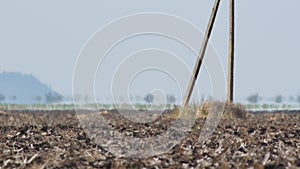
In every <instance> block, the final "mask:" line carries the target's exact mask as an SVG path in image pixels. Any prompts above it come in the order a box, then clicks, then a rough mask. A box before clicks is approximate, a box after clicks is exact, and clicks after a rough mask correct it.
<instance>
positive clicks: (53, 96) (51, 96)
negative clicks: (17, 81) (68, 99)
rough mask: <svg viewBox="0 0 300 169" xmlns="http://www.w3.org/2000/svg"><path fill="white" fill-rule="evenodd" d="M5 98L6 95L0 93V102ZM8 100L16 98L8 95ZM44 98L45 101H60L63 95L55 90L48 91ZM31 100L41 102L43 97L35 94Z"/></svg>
mask: <svg viewBox="0 0 300 169" xmlns="http://www.w3.org/2000/svg"><path fill="white" fill-rule="evenodd" d="M6 100H7V97H6V96H5V95H3V94H0V102H4V101H6ZM9 100H11V101H16V100H18V98H17V96H15V95H14V96H10V97H9ZM44 100H45V102H46V103H57V102H61V101H62V100H63V96H62V95H60V94H58V93H56V92H49V93H46V94H45V96H44ZM33 101H36V102H41V101H43V97H42V96H36V97H35V98H34V99H33Z"/></svg>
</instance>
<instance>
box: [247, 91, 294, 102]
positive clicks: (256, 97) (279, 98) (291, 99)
mask: <svg viewBox="0 0 300 169" xmlns="http://www.w3.org/2000/svg"><path fill="white" fill-rule="evenodd" d="M285 99H286V98H285V97H284V96H282V95H281V94H278V95H276V96H274V97H273V99H272V100H273V101H274V102H275V103H282V102H283V101H284V100H285ZM261 100H262V97H260V96H259V94H257V93H256V94H253V95H250V96H248V97H247V101H248V102H249V103H253V104H255V103H258V102H260V101H261ZM288 101H289V102H298V103H300V96H297V97H294V96H289V97H288Z"/></svg>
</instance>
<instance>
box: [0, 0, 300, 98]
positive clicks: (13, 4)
mask: <svg viewBox="0 0 300 169" xmlns="http://www.w3.org/2000/svg"><path fill="white" fill-rule="evenodd" d="M212 5H213V1H212V0H201V1H199V0H190V1H183V0H164V1H161V0H151V1H141V0H123V1H121V0H119V1H116V0H108V1H103V0H102V1H74V0H68V1H59V0H51V1H38V0H26V1H15V0H9V1H4V0H1V1H0V21H1V22H0V59H1V62H0V71H18V72H24V73H32V74H33V75H35V76H37V77H38V78H39V79H41V81H43V82H45V83H47V84H49V85H50V86H51V87H52V88H54V89H55V90H57V91H59V92H61V93H63V94H67V95H70V94H71V92H72V74H73V69H74V65H75V62H76V58H77V56H78V54H79V51H80V49H81V48H82V47H83V45H84V43H85V42H86V40H87V39H88V38H89V37H90V36H91V35H92V34H93V33H94V32H95V31H96V30H98V29H99V28H100V27H102V26H103V25H105V24H106V23H108V22H110V21H112V20H114V19H117V18H119V17H122V16H124V15H128V14H132V13H138V12H164V13H170V14H173V15H177V16H180V17H182V18H184V19H186V20H188V21H190V22H192V23H193V24H194V25H196V26H197V27H199V29H201V30H205V27H206V24H207V22H208V18H209V14H210V11H211V8H212ZM299 6H300V1H298V0H288V1H279V0H276V1H274V0H265V1H260V0H251V1H250V0H248V1H237V3H236V8H237V9H236V43H237V44H236V79H235V80H236V81H235V98H236V100H237V101H240V100H241V101H242V100H244V98H245V97H247V96H248V95H250V94H253V93H260V95H262V96H264V97H272V96H274V95H276V94H280V93H281V94H284V95H290V94H293V95H296V94H300V79H299V78H298V76H297V75H298V72H300V66H299V63H300V48H299V44H300V33H299V30H300V22H299V16H300V10H299ZM211 41H212V43H213V45H214V46H215V48H216V49H217V51H218V53H219V55H220V57H221V58H222V62H223V64H224V66H225V68H226V67H227V64H226V62H227V42H228V1H222V2H221V6H220V11H219V13H218V16H217V20H216V24H215V27H214V31H213V35H212V39H211ZM199 46H200V44H199ZM191 66H193V65H191Z"/></svg>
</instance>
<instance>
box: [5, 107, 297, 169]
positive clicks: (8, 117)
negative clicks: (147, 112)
mask: <svg viewBox="0 0 300 169" xmlns="http://www.w3.org/2000/svg"><path fill="white" fill-rule="evenodd" d="M88 113H92V112H87V113H83V114H81V115H79V118H85V117H87V116H89V114H88ZM172 113H173V112H172V111H165V112H164V115H163V116H162V117H160V118H158V119H157V120H156V121H154V122H151V123H147V124H138V123H133V122H131V121H128V120H126V119H125V118H122V116H121V115H120V114H118V112H116V111H115V110H114V111H102V112H101V114H102V115H103V116H104V117H105V119H106V120H107V121H108V122H109V124H110V125H111V127H113V128H114V129H115V130H116V131H119V132H121V133H123V134H124V135H126V136H130V137H141V138H143V137H152V136H156V135H159V134H163V133H164V131H165V130H166V129H167V128H168V127H169V126H170V125H171V124H172V121H173V120H174V119H173V118H172ZM204 121H205V117H199V118H198V119H197V120H196V123H195V125H194V126H193V127H192V128H191V130H190V131H188V133H187V136H186V138H185V139H184V140H183V141H182V142H181V144H177V145H176V146H174V147H173V148H171V150H170V151H169V152H166V153H163V154H160V155H156V156H153V157H147V158H144V159H138V158H126V157H122V158H121V157H116V156H114V154H112V153H110V152H107V151H106V150H105V149H104V148H103V147H101V146H100V145H97V144H96V143H95V141H94V139H93V138H90V137H89V136H88V134H86V132H84V130H83V129H82V126H81V125H80V123H79V121H78V118H77V115H76V113H75V112H74V111H37V110H35V111H30V110H27V111H25V110H24V111H8V112H7V111H6V112H1V111H0V168H225V169H226V168H249V169H250V168H253V169H262V168H300V112H297V111H294V112H285V111H281V112H272V113H268V112H258V113H251V112H248V113H247V114H246V115H245V116H236V115H231V116H228V115H227V116H224V117H223V118H222V119H221V121H220V122H219V125H218V127H217V128H216V130H215V131H214V133H213V135H212V136H211V137H209V138H208V139H206V141H205V142H202V143H200V142H198V136H199V133H200V131H201V126H203V123H204ZM166 141H167V140H166Z"/></svg>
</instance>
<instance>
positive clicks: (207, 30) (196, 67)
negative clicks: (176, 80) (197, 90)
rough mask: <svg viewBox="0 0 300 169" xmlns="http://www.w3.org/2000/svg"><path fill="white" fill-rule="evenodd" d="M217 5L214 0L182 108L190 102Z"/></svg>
mask: <svg viewBox="0 0 300 169" xmlns="http://www.w3.org/2000/svg"><path fill="white" fill-rule="evenodd" d="M219 4H220V0H215V3H214V7H213V9H212V13H211V15H210V19H209V22H208V25H207V28H206V32H205V35H204V37H203V41H202V45H201V49H200V53H199V55H198V58H197V61H196V65H195V68H194V71H193V74H192V78H191V80H190V83H189V85H188V88H187V90H186V93H185V96H184V100H183V103H182V107H185V106H186V105H187V104H188V103H189V101H190V98H191V95H192V92H193V89H194V86H195V82H196V80H197V77H198V74H199V70H200V67H201V64H202V60H203V58H204V55H205V51H206V47H207V44H208V40H209V38H210V35H211V32H212V29H213V25H214V22H215V19H216V16H217V13H218V9H219Z"/></svg>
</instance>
